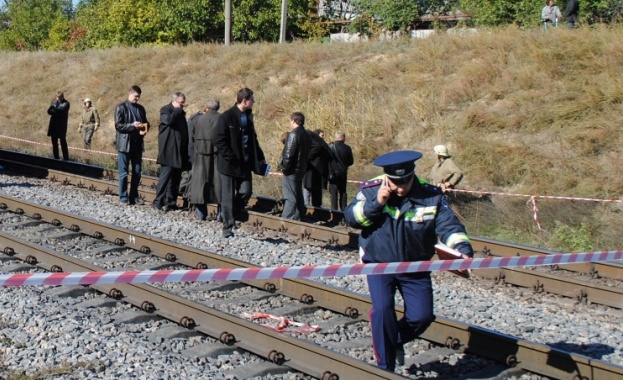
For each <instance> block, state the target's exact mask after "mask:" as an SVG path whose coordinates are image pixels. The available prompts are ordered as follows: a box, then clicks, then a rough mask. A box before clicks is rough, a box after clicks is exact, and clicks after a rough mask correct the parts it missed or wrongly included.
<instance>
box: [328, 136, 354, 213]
mask: <svg viewBox="0 0 623 380" xmlns="http://www.w3.org/2000/svg"><path fill="white" fill-rule="evenodd" d="M345 141H346V133H344V132H342V131H337V132H335V141H333V142H332V143H330V144H329V149H331V153H332V156H333V161H332V162H331V163H330V164H329V193H330V194H331V209H332V210H338V207H339V210H342V211H344V209H345V208H346V205H347V204H348V196H347V194H346V184H347V180H348V167H349V166H352V165H353V163H354V158H353V150H352V149H351V148H350V146H348V145H346V143H345Z"/></svg>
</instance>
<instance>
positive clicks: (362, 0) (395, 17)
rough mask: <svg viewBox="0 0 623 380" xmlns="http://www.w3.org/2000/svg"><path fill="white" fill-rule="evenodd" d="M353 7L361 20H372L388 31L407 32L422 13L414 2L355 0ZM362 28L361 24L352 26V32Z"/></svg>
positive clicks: (400, 0)
mask: <svg viewBox="0 0 623 380" xmlns="http://www.w3.org/2000/svg"><path fill="white" fill-rule="evenodd" d="M353 7H354V8H355V9H356V10H357V13H358V14H359V16H360V17H359V19H365V18H372V19H374V20H375V21H376V22H378V23H379V24H381V25H382V27H383V28H384V29H387V30H407V29H408V28H409V27H410V26H412V25H413V23H414V22H415V20H416V19H417V18H418V15H419V11H420V10H419V6H418V3H417V2H416V1H414V0H354V1H353ZM360 28H361V22H358V23H353V24H352V30H359V29H360Z"/></svg>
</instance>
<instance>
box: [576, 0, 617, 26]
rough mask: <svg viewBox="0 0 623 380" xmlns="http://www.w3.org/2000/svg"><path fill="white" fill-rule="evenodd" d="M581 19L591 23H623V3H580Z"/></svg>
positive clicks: (609, 0)
mask: <svg viewBox="0 0 623 380" xmlns="http://www.w3.org/2000/svg"><path fill="white" fill-rule="evenodd" d="M580 17H581V18H583V19H585V20H587V21H588V22H589V23H597V22H621V21H623V20H622V19H623V1H621V0H593V1H583V2H581V3H580Z"/></svg>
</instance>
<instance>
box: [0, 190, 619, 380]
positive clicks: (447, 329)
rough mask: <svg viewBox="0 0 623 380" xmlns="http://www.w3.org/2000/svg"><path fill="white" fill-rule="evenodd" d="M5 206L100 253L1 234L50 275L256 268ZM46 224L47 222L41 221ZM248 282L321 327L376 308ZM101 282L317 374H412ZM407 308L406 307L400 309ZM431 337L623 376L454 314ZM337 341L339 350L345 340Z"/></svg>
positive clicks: (544, 365)
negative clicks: (316, 315) (463, 320)
mask: <svg viewBox="0 0 623 380" xmlns="http://www.w3.org/2000/svg"><path fill="white" fill-rule="evenodd" d="M0 209H2V210H3V211H2V213H3V216H2V219H3V220H2V226H3V228H4V229H9V230H14V231H21V230H22V229H24V228H38V229H37V231H38V233H40V232H41V231H46V232H45V235H44V236H43V237H37V238H36V239H34V240H37V241H46V242H48V243H47V245H52V244H51V243H50V242H53V241H54V242H55V244H54V245H55V246H57V247H58V251H61V252H68V251H70V249H68V248H67V247H76V246H77V244H76V243H75V242H72V240H73V239H82V240H84V239H90V241H86V242H85V241H82V243H81V245H83V246H85V247H86V246H88V247H93V249H91V250H88V251H86V252H81V251H75V252H69V254H67V253H59V252H58V251H57V250H56V249H55V250H50V249H49V248H45V247H43V246H40V245H38V244H36V243H35V242H29V241H27V240H26V239H24V238H23V236H26V235H28V233H27V232H26V233H22V234H21V235H22V237H19V236H15V235H19V233H15V232H13V233H11V234H8V233H6V232H2V233H0V248H1V249H2V252H3V253H4V254H5V255H9V256H10V257H12V258H19V259H21V260H23V261H24V262H25V263H26V264H27V265H31V266H35V265H36V266H38V267H42V268H45V269H46V270H48V271H57V272H63V271H64V272H85V271H102V270H119V269H120V268H128V266H131V267H132V268H133V269H145V268H167V267H172V266H173V267H178V266H184V267H194V268H197V267H199V268H205V267H208V268H234V267H239V268H248V267H250V264H247V263H243V262H239V261H236V260H232V259H228V258H226V257H223V256H222V255H220V254H214V253H209V252H205V251H200V250H196V249H192V248H189V247H184V246H179V245H176V244H175V243H173V242H170V241H168V240H161V239H158V238H155V237H153V236H148V235H144V234H141V233H137V232H135V231H131V230H125V229H122V228H119V227H116V226H112V225H106V224H102V223H99V222H97V221H94V220H91V219H88V218H82V217H78V216H75V215H72V214H67V213H63V212H60V211H58V210H54V209H51V208H46V207H43V206H40V205H36V204H29V203H27V202H24V201H21V200H18V199H15V198H11V197H6V196H1V197H0ZM41 225H43V226H44V228H41V227H39V226H41ZM31 240H32V239H31ZM104 241H106V242H107V243H104ZM125 250H130V251H129V252H128V251H125ZM119 252H122V253H121V254H120V253H119ZM96 264H98V265H96ZM22 269H23V268H22ZM245 283H247V282H246V281H245ZM248 285H250V286H252V287H253V290H247V291H245V295H243V296H241V295H239V294H238V295H237V296H236V298H237V299H238V301H237V302H240V303H243V304H245V305H247V306H248V305H253V304H254V303H256V302H264V304H265V301H266V299H267V298H271V299H274V298H275V297H284V299H287V300H290V301H287V302H285V303H283V302H275V304H276V305H277V306H276V307H275V309H274V310H272V311H273V312H274V313H277V314H282V315H283V314H286V315H296V316H297V318H305V316H310V315H313V314H314V310H318V308H320V310H329V311H331V312H332V313H334V315H333V314H332V315H331V318H330V319H334V321H327V319H326V314H324V313H323V315H324V316H325V318H323V321H322V322H319V324H322V325H323V326H325V328H326V326H328V325H330V326H333V327H335V326H340V327H339V328H340V329H346V330H348V329H349V326H355V327H357V323H362V322H365V321H366V320H367V315H368V311H369V309H370V306H371V305H370V301H369V299H367V298H366V297H362V296H360V295H357V294H354V293H350V292H345V291H342V290H340V289H336V288H331V287H328V286H326V285H322V284H318V283H315V282H311V281H306V280H289V279H283V280H278V281H248ZM239 286H240V285H231V284H227V285H226V284H220V283H210V284H200V283H198V284H192V285H188V286H184V287H183V291H182V292H181V293H182V294H193V295H194V297H195V298H196V299H202V300H203V301H205V299H209V298H210V294H211V293H215V292H225V291H226V290H227V289H228V288H238V287H239ZM94 288H95V289H96V290H98V291H100V292H103V293H105V294H108V295H109V296H110V297H111V298H114V299H123V301H125V302H129V303H131V304H133V305H135V306H136V307H138V308H140V309H141V310H143V311H144V312H146V313H152V314H157V315H159V316H162V317H165V318H167V319H169V320H172V321H175V322H176V323H178V324H179V325H180V326H182V327H184V328H188V329H193V330H197V331H200V332H202V333H204V334H207V335H209V336H212V337H215V338H217V339H219V340H220V341H221V342H222V343H223V344H225V345H235V346H237V347H239V348H242V349H244V350H247V351H250V352H253V353H255V354H257V355H259V356H262V357H265V358H267V359H268V360H269V361H271V362H273V363H274V364H277V365H286V366H287V367H290V368H292V369H294V370H296V371H300V372H302V373H305V374H307V375H309V376H312V377H315V378H319V379H340V378H341V379H351V378H356V376H365V378H380V379H382V378H387V379H393V378H402V376H399V375H397V374H392V373H388V372H385V371H382V370H379V369H378V368H376V367H374V366H372V365H370V364H368V363H366V362H364V361H361V360H357V359H353V358H351V357H348V356H345V355H343V354H340V353H339V352H336V351H335V350H331V349H327V348H324V347H321V346H320V345H319V344H317V343H315V342H309V341H306V340H300V339H296V338H294V337H292V336H288V335H284V334H280V333H277V332H274V331H272V330H270V329H266V328H265V327H262V326H259V325H258V324H256V323H253V322H250V321H247V320H244V319H241V318H240V317H238V316H234V315H231V314H228V313H225V312H223V311H220V310H218V307H219V306H224V308H225V309H229V308H231V307H232V304H233V302H232V300H231V299H229V298H226V299H225V300H223V298H220V297H216V298H215V300H213V302H212V303H210V302H202V303H198V302H196V301H194V300H189V299H188V298H185V297H183V296H182V295H180V294H175V293H173V292H171V291H168V289H166V288H167V286H164V285H161V286H149V285H132V284H112V285H94ZM258 289H259V290H258ZM292 300H295V301H292ZM251 307H252V306H251ZM401 311H402V310H401V309H399V308H398V309H397V313H401ZM316 322H317V321H316V320H314V319H313V318H310V319H309V323H310V324H314V323H316ZM423 338H424V339H426V340H427V341H429V342H432V343H433V344H434V345H433V349H432V351H433V352H435V355H438V354H439V353H441V352H444V353H449V352H452V351H456V352H466V353H471V354H477V355H479V356H483V357H486V358H489V359H492V360H495V361H497V362H502V363H505V364H507V365H508V366H511V367H512V366H520V367H521V368H523V369H525V370H527V371H530V372H535V373H540V374H544V375H546V376H548V377H552V378H559V379H566V378H569V379H573V378H578V379H593V378H594V379H610V378H618V377H619V376H621V375H623V368H621V367H618V366H612V365H609V364H607V363H605V362H600V361H595V360H591V359H588V358H586V357H583V356H580V355H575V354H572V353H568V352H564V351H560V350H556V349H552V348H550V347H547V346H543V345H539V344H533V343H530V342H526V341H521V340H517V339H515V338H513V337H510V336H507V335H503V334H498V333H495V332H492V331H488V330H485V329H481V328H478V327H475V326H470V325H466V324H462V323H459V322H456V321H452V320H447V319H444V318H437V320H436V321H435V322H434V323H433V325H432V326H431V327H430V328H429V329H428V330H427V331H426V333H425V334H424V335H423ZM351 343H352V342H351ZM358 343H359V344H361V347H362V348H361V349H362V350H365V349H366V348H365V347H366V346H369V341H367V340H366V341H363V340H362V341H360V342H358ZM331 345H332V346H333V347H334V349H336V348H337V349H338V350H339V347H340V344H339V343H333V344H331ZM367 350H369V347H367ZM421 356H422V358H417V357H416V358H414V359H413V360H415V361H416V362H418V361H419V362H421V361H426V360H430V359H426V358H425V357H429V356H430V353H428V354H421ZM433 356H434V355H433ZM368 357H369V355H368ZM570 368H573V371H571V372H569V369H570ZM467 378H469V376H468V377H467Z"/></svg>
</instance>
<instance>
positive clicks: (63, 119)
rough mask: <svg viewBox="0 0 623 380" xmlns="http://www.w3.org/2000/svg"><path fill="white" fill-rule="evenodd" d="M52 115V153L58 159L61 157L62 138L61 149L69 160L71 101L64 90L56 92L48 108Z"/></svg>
mask: <svg viewBox="0 0 623 380" xmlns="http://www.w3.org/2000/svg"><path fill="white" fill-rule="evenodd" d="M48 115H50V124H49V125H48V136H50V138H51V139H52V154H54V158H56V159H57V160H58V159H60V156H59V154H58V140H61V150H62V151H63V160H69V148H68V147H67V140H66V136H67V121H68V119H69V102H68V101H67V100H66V99H65V95H64V94H63V92H62V91H59V92H57V93H56V97H55V98H54V100H52V104H50V107H49V108H48Z"/></svg>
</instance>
